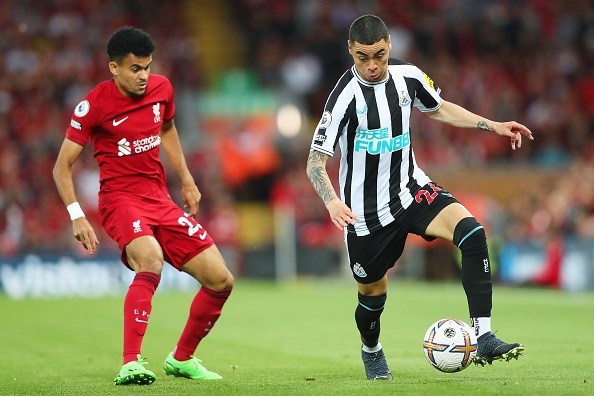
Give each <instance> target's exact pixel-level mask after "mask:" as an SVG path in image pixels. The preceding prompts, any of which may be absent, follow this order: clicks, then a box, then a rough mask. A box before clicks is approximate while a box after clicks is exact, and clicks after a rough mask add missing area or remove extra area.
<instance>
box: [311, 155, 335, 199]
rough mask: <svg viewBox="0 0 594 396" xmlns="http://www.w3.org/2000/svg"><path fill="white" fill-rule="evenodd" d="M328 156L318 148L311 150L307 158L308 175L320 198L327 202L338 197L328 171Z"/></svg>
mask: <svg viewBox="0 0 594 396" xmlns="http://www.w3.org/2000/svg"><path fill="white" fill-rule="evenodd" d="M327 160H328V156H327V155H326V154H323V153H320V152H319V151H316V150H311V151H310V152H309V157H308V158H307V176H308V177H309V180H310V181H311V184H312V185H313V187H314V190H316V192H317V193H318V195H319V196H320V198H322V200H323V201H324V204H327V203H328V202H330V201H331V200H332V199H334V198H335V197H336V192H335V191H334V187H333V186H332V182H331V181H330V177H328V172H326V165H325V164H326V161H327Z"/></svg>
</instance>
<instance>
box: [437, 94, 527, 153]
mask: <svg viewBox="0 0 594 396" xmlns="http://www.w3.org/2000/svg"><path fill="white" fill-rule="evenodd" d="M427 114H428V115H429V117H431V118H433V119H434V120H437V121H441V122H444V123H446V124H450V125H453V126H456V127H461V128H477V129H480V130H483V131H489V132H495V133H496V134H498V135H499V136H507V137H509V138H510V139H511V147H512V149H514V150H515V149H516V148H520V147H522V135H524V136H526V137H527V138H528V139H530V140H533V139H534V138H533V137H532V132H530V129H528V128H526V127H525V126H524V125H522V124H520V123H518V122H515V121H508V122H497V121H491V120H489V119H487V118H485V117H481V116H479V115H477V114H474V113H472V112H470V111H468V110H466V109H465V108H464V107H462V106H458V105H457V104H454V103H452V102H448V101H446V100H442V102H441V106H440V107H439V108H438V109H437V110H435V111H432V112H430V113H427Z"/></svg>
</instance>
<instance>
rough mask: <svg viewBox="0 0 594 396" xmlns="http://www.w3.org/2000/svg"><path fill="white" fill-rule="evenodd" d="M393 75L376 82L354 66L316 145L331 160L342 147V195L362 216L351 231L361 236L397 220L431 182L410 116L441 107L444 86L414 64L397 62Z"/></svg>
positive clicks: (332, 100)
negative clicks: (414, 142)
mask: <svg viewBox="0 0 594 396" xmlns="http://www.w3.org/2000/svg"><path fill="white" fill-rule="evenodd" d="M388 71H389V76H388V78H386V80H385V81H381V82H378V83H375V84H372V83H369V82H366V81H364V80H362V79H361V78H360V77H359V76H358V75H357V73H356V69H355V68H354V66H353V67H352V68H351V69H350V70H348V71H347V72H346V73H345V74H344V75H343V76H342V77H341V78H340V79H339V81H338V83H337V84H336V86H335V88H334V90H333V91H332V93H331V94H330V96H329V97H328V101H327V102H326V106H325V109H324V110H325V111H324V115H323V116H322V119H321V121H320V123H319V124H318V127H317V128H316V131H315V134H314V136H313V141H312V145H311V148H312V149H313V150H317V151H320V152H323V153H325V154H327V155H330V156H332V155H333V154H334V151H335V148H336V144H338V145H339V146H340V151H341V160H340V171H339V184H340V197H341V199H342V200H343V201H344V202H345V203H346V204H347V205H349V207H350V208H351V210H352V211H353V212H354V213H355V214H357V216H358V217H359V220H358V221H357V223H356V224H355V226H354V227H353V226H349V227H348V231H349V232H355V233H356V234H357V235H367V234H369V233H370V231H373V230H376V229H378V228H380V227H384V226H386V225H388V224H390V223H391V222H393V221H394V220H395V216H397V215H398V214H399V212H400V211H401V210H403V209H406V208H407V207H408V206H410V204H411V203H412V200H413V195H414V194H415V193H416V191H417V190H418V189H420V188H421V187H422V186H424V185H425V184H427V183H428V182H430V179H429V178H428V177H427V175H425V173H424V172H423V171H422V170H421V169H420V168H419V167H418V165H417V162H416V159H415V156H414V152H413V149H412V146H411V145H410V143H411V141H412V139H411V133H410V115H411V108H412V106H414V107H417V108H418V109H419V110H421V111H423V112H428V111H434V110H436V109H437V108H439V106H440V104H441V98H440V96H439V88H437V87H435V86H434V83H433V81H431V79H430V78H429V77H427V76H426V75H425V74H424V73H423V72H422V71H421V70H420V69H419V68H417V67H416V66H413V65H411V64H407V63H405V62H402V61H398V60H394V59H391V60H390V64H389V66H388ZM366 175H367V180H366ZM392 175H395V177H394V178H392V179H391V176H392ZM409 187H410V189H409ZM411 189H412V191H411Z"/></svg>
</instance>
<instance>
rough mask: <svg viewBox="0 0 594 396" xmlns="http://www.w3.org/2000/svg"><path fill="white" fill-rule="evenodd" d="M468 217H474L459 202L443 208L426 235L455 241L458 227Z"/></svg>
mask: <svg viewBox="0 0 594 396" xmlns="http://www.w3.org/2000/svg"><path fill="white" fill-rule="evenodd" d="M466 217H472V214H471V213H470V212H469V211H468V209H466V208H465V207H464V206H463V205H462V204H461V203H459V202H455V203H452V204H450V205H448V206H446V207H445V208H443V209H442V210H441V211H440V212H439V213H438V214H437V215H436V216H435V217H434V218H433V220H431V222H430V223H429V225H428V226H427V229H426V230H425V235H429V236H433V237H437V238H442V239H446V240H448V241H452V240H453V239H454V229H455V228H456V225H457V224H458V223H459V222H460V220H462V219H464V218H466Z"/></svg>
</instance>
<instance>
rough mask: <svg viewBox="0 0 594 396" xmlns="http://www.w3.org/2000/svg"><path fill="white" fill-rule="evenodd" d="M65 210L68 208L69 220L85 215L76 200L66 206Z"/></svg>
mask: <svg viewBox="0 0 594 396" xmlns="http://www.w3.org/2000/svg"><path fill="white" fill-rule="evenodd" d="M66 210H68V213H69V214H70V220H76V219H79V218H81V217H85V214H84V212H83V211H82V208H81V207H80V204H79V203H78V202H74V203H71V204H70V205H68V206H66Z"/></svg>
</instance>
